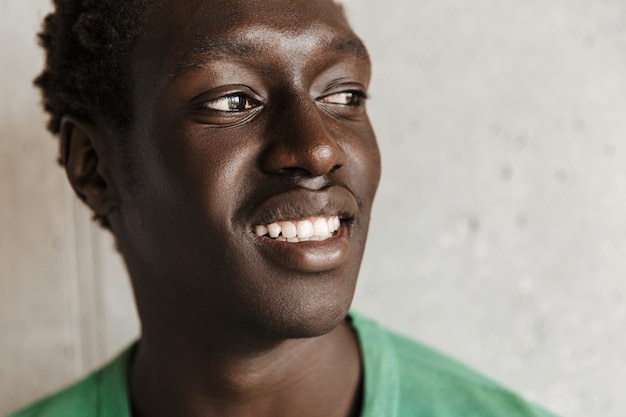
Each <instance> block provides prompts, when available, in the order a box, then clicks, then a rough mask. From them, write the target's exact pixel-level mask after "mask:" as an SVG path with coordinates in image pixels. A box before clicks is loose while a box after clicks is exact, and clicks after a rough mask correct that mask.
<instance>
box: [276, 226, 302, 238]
mask: <svg viewBox="0 0 626 417" xmlns="http://www.w3.org/2000/svg"><path fill="white" fill-rule="evenodd" d="M280 227H281V228H282V229H283V230H282V232H283V236H285V237H286V238H287V239H290V238H293V237H296V236H298V229H297V228H296V225H295V224H293V223H291V222H281V225H280Z"/></svg>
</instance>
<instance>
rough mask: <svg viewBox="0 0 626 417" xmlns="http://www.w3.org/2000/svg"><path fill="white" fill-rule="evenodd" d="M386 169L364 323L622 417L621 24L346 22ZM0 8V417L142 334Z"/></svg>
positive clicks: (625, 81)
mask: <svg viewBox="0 0 626 417" xmlns="http://www.w3.org/2000/svg"><path fill="white" fill-rule="evenodd" d="M345 3H347V6H348V11H349V13H350V15H351V16H352V20H353V23H354V25H355V26H356V27H357V29H358V31H359V33H361V35H362V36H363V37H364V38H365V40H366V42H367V44H368V46H369V48H370V51H371V53H372V56H373V60H374V62H375V78H374V85H373V89H372V97H373V99H372V101H371V103H370V113H371V114H372V117H373V120H374V123H375V126H376V127H377V131H378V135H379V139H380V144H381V148H382V151H383V154H384V160H383V163H384V176H383V181H382V184H381V190H380V193H379V196H378V201H377V206H376V208H375V213H374V223H373V225H372V230H371V233H370V241H369V247H368V253H367V259H366V261H365V264H364V266H363V272H362V277H361V283H360V287H359V289H358V292H357V299H356V305H357V307H358V308H359V309H360V310H362V311H364V312H366V313H368V314H370V315H372V316H374V317H376V318H378V319H379V320H380V321H382V322H384V323H386V324H388V325H390V326H392V327H394V328H396V329H398V330H401V331H403V332H405V333H408V334H410V335H412V336H414V337H416V338H419V339H421V340H423V341H425V342H427V343H430V344H432V345H435V346H437V347H439V348H440V349H442V350H444V351H446V352H449V353H451V354H453V355H454V356H456V357H458V358H460V359H462V360H464V361H466V362H468V363H469V364H471V365H473V366H475V367H477V368H479V369H481V370H482V371H484V372H486V373H487V374H488V375H490V376H492V377H494V378H496V379H498V380H500V381H502V382H504V383H506V384H507V385H510V386H512V387H513V388H514V389H516V390H518V391H520V392H522V393H523V394H525V395H527V396H529V397H530V398H532V399H534V400H536V401H538V402H540V403H542V404H544V405H546V406H548V407H549V408H552V409H554V410H555V411H557V412H559V413H560V414H563V415H567V416H571V417H588V416H603V417H622V416H624V415H626V399H624V395H623V391H624V388H623V387H624V386H626V334H625V333H624V329H625V328H626V280H625V279H624V278H625V277H626V256H624V255H626V238H625V237H624V236H626V218H625V215H624V212H626V192H624V190H626V145H625V143H626V77H624V74H626V54H625V53H624V51H626V3H624V2H623V1H621V0H603V1H595V2H590V1H588V0H584V1H583V0H547V1H543V2H539V1H536V0H515V1H514V0H504V1H503V0H476V1H473V2H461V1H458V0H437V1H435V0H420V1H419V2H414V1H410V0H396V1H395V2H383V1H380V0H378V1H374V0H350V1H345ZM47 9H48V2H47V1H44V0H28V1H24V0H0V42H1V43H0V47H1V51H0V57H1V61H0V62H1V66H0V86H1V87H0V88H1V90H0V93H1V95H0V96H1V97H2V98H3V99H2V101H0V132H1V140H0V235H1V239H0V274H1V275H0V357H2V359H3V360H1V361H0V415H2V414H5V413H6V412H8V411H9V410H12V409H14V408H16V407H18V406H20V405H23V404H25V403H27V402H29V401H30V400H32V399H34V398H35V397H37V396H39V395H41V394H43V393H46V392H49V391H51V390H53V389H56V388H58V387H60V386H61V385H63V384H65V383H68V382H69V381H71V380H73V379H75V378H77V377H79V376H80V375H82V374H84V373H85V372H87V371H88V370H90V369H93V368H94V367H95V366H97V365H98V364H100V363H102V361H104V360H105V359H106V358H108V357H110V356H111V355H113V354H114V352H115V351H116V350H118V349H120V348H121V347H122V346H124V345H125V344H126V343H128V341H130V340H131V339H132V338H133V337H134V336H135V335H136V333H137V323H136V318H135V313H134V307H133V306H132V303H131V301H130V300H131V297H130V293H129V289H128V284H127V281H126V277H125V273H124V271H123V267H122V265H121V263H120V261H119V259H117V257H116V256H115V255H114V251H113V249H112V242H111V239H110V237H109V236H108V235H107V234H105V233H103V232H101V231H100V230H98V228H97V227H95V226H93V225H92V224H91V222H90V220H89V215H88V213H87V212H86V211H85V210H84V209H83V208H82V207H81V206H80V205H79V204H78V203H76V202H75V199H74V198H73V196H72V193H71V191H70V190H69V188H68V187H67V186H66V184H65V179H64V177H63V174H62V172H61V170H60V169H59V168H58V167H57V166H56V163H55V157H56V142H55V140H53V139H52V138H51V137H50V136H49V135H48V134H47V133H46V131H45V129H44V127H43V126H44V120H45V118H44V116H43V115H42V112H41V111H40V110H39V108H38V106H37V101H38V97H37V94H36V92H35V91H34V89H33V88H32V87H31V79H32V78H33V76H34V75H35V74H36V73H37V71H38V70H39V69H40V67H41V54H40V52H39V51H38V49H37V48H36V46H35V42H34V33H35V32H36V30H37V28H38V25H39V21H40V20H41V18H42V16H43V15H44V12H45V10H47Z"/></svg>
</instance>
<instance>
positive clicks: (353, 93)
mask: <svg viewBox="0 0 626 417" xmlns="http://www.w3.org/2000/svg"><path fill="white" fill-rule="evenodd" d="M336 96H343V97H345V98H346V100H345V101H346V102H345V103H343V102H333V101H332V100H331V98H332V97H336ZM366 99H367V94H365V93H364V92H363V91H360V90H348V91H340V92H338V93H333V94H329V95H327V96H324V97H322V98H320V99H319V101H320V102H322V103H326V104H336V105H340V106H347V107H360V106H362V105H363V104H364V102H365V100H366Z"/></svg>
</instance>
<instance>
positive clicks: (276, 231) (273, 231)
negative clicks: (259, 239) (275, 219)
mask: <svg viewBox="0 0 626 417" xmlns="http://www.w3.org/2000/svg"><path fill="white" fill-rule="evenodd" d="M267 231H268V233H269V235H270V237H278V236H279V235H280V231H281V229H280V226H279V225H278V223H272V224H268V225H267Z"/></svg>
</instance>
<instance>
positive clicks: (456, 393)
mask: <svg viewBox="0 0 626 417" xmlns="http://www.w3.org/2000/svg"><path fill="white" fill-rule="evenodd" d="M350 317H351V319H352V324H353V326H354V328H355V329H356V331H357V333H358V335H359V341H360V345H361V350H362V355H363V369H364V378H365V381H364V388H363V389H364V400H363V401H364V403H363V411H362V417H422V416H423V417H496V416H498V417H554V415H552V414H550V413H548V412H546V411H544V410H542V409H540V408H539V407H537V406H535V405H533V404H530V403H528V402H527V401H525V400H523V399H522V398H520V397H519V396H517V395H516V394H514V393H512V392H511V391H509V390H507V389H505V388H503V387H502V386H500V385H498V384H496V383H494V382H492V381H490V380H489V379H487V378H485V377H483V376H481V375H479V374H477V373H476V372H474V371H472V370H470V369H468V368H466V367H465V366H463V365H461V364H460V363H458V362H455V361H454V360H451V359H449V358H447V357H446V356H444V355H442V354H440V353H437V352H435V351H433V350H431V349H429V348H427V347H425V346H423V345H420V344H418V343H416V342H414V341H412V340H409V339H407V338H404V337H402V336H399V335H397V334H394V333H392V332H390V331H388V330H386V329H384V328H382V327H381V326H380V325H378V324H377V323H375V322H373V321H371V320H369V319H367V318H365V317H363V316H361V315H359V314H357V313H354V312H351V313H350ZM133 349H134V346H131V347H130V348H128V349H126V350H125V351H124V352H123V353H122V354H121V355H120V356H118V357H117V358H116V359H114V360H113V361H112V362H110V363H109V364H108V365H106V366H104V367H103V368H102V369H100V370H98V371H96V372H94V373H92V374H91V375H89V376H88V377H87V378H85V379H84V380H82V381H80V382H79V383H77V384H75V385H73V386H71V387H69V388H67V389H65V390H63V391H61V392H59V393H57V394H55V395H53V396H51V397H48V398H46V399H44V400H42V401H40V402H38V403H36V404H34V405H32V406H30V407H29V408H26V409H25V410H23V411H21V412H18V413H16V414H13V415H12V416H9V417H130V416H131V413H130V407H129V402H128V386H127V375H128V365H129V360H130V358H131V356H132V352H133Z"/></svg>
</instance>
